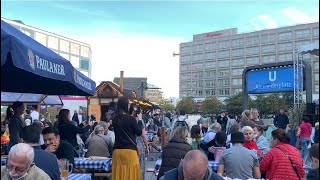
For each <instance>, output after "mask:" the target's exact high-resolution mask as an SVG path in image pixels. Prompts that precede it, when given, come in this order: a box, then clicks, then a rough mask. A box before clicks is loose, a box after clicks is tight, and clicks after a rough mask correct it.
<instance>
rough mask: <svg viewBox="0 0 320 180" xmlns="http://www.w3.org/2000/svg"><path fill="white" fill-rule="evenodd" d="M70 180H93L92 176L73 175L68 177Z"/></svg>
mask: <svg viewBox="0 0 320 180" xmlns="http://www.w3.org/2000/svg"><path fill="white" fill-rule="evenodd" d="M68 180H91V174H78V173H71V174H69V176H68Z"/></svg>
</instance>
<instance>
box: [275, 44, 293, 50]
mask: <svg viewBox="0 0 320 180" xmlns="http://www.w3.org/2000/svg"><path fill="white" fill-rule="evenodd" d="M278 50H279V51H292V43H291V42H290V43H281V44H278Z"/></svg>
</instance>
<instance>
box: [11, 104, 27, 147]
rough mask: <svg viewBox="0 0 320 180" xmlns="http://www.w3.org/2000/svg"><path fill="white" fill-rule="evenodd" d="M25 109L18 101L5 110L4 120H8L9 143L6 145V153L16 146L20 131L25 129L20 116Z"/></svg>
mask: <svg viewBox="0 0 320 180" xmlns="http://www.w3.org/2000/svg"><path fill="white" fill-rule="evenodd" d="M24 110H25V108H24V104H23V103H22V102H20V101H16V102H14V103H13V104H12V106H9V107H8V109H7V116H6V119H7V120H9V134H10V142H9V145H8V151H10V149H11V147H12V146H14V145H16V144H18V143H19V142H20V141H21V140H20V130H21V129H22V128H23V127H25V124H24V121H23V120H22V117H21V115H22V114H23V112H24Z"/></svg>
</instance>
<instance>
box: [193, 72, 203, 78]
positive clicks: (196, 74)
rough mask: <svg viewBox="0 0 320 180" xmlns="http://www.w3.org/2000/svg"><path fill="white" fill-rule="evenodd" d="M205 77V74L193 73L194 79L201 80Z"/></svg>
mask: <svg viewBox="0 0 320 180" xmlns="http://www.w3.org/2000/svg"><path fill="white" fill-rule="evenodd" d="M202 77H203V72H194V73H192V78H193V79H201V78H202Z"/></svg>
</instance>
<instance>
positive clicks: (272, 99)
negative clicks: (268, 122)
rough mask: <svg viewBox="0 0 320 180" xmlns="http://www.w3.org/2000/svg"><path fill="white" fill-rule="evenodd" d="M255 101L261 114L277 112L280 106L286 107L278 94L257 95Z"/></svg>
mask: <svg viewBox="0 0 320 180" xmlns="http://www.w3.org/2000/svg"><path fill="white" fill-rule="evenodd" d="M255 103H256V108H257V109H258V110H259V112H260V115H261V116H263V115H269V114H277V113H278V112H279V109H280V108H287V104H286V101H285V99H284V98H283V97H281V96H280V95H279V94H271V95H258V96H257V99H256V100H255Z"/></svg>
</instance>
